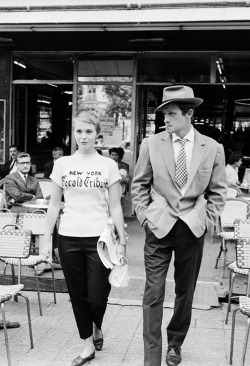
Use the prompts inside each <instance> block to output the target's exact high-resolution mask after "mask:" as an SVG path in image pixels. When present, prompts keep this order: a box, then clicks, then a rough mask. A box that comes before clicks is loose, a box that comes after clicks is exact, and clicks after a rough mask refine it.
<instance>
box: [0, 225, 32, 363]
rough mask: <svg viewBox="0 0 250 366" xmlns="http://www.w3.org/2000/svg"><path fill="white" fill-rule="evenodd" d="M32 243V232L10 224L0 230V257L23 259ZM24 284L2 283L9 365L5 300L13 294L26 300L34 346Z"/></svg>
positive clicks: (0, 290)
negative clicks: (17, 228)
mask: <svg viewBox="0 0 250 366" xmlns="http://www.w3.org/2000/svg"><path fill="white" fill-rule="evenodd" d="M30 243H31V232H30V231H28V230H16V229H15V225H13V226H12V227H11V226H10V227H9V228H8V229H7V228H5V229H1V230H0V257H9V256H10V255H12V256H14V257H15V258H17V260H19V261H21V258H27V257H28V256H29V251H30ZM23 287H24V286H23V285H22V284H18V285H11V286H8V285H0V305H1V314H2V321H3V329H4V337H5V346H6V351H7V359H8V365H9V366H11V359H10V347H9V339H8V333H7V321H6V316H5V302H7V301H9V300H10V299H11V298H12V296H21V297H23V298H24V299H25V300H26V306H27V314H28V324H29V335H30V346H31V348H34V344H33V336H32V328H31V316H30V304H29V299H28V297H27V296H26V295H24V294H23V293H21V292H20V291H21V290H22V289H23Z"/></svg>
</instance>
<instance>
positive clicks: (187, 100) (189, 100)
mask: <svg viewBox="0 0 250 366" xmlns="http://www.w3.org/2000/svg"><path fill="white" fill-rule="evenodd" d="M175 102H181V103H192V104H193V105H194V107H198V106H199V105H200V104H202V103H203V99H201V98H175V99H169V100H166V101H165V102H163V103H162V104H161V105H159V107H157V108H156V110H155V112H156V111H161V110H162V109H163V107H164V106H165V105H166V104H169V103H175Z"/></svg>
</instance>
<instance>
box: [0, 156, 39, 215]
mask: <svg viewBox="0 0 250 366" xmlns="http://www.w3.org/2000/svg"><path fill="white" fill-rule="evenodd" d="M30 167H31V158H30V155H29V154H28V153H26V152H21V153H19V154H18V155H17V171H16V172H14V173H11V174H8V175H7V176H6V177H5V179H4V184H5V191H6V198H7V204H8V208H10V210H11V211H12V212H28V210H29V209H28V208H26V207H23V206H22V203H23V202H26V201H31V200H32V199H37V198H43V194H42V191H41V188H40V185H39V182H38V180H37V178H35V177H32V176H30V175H28V172H29V170H30Z"/></svg>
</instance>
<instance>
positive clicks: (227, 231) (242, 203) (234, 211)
mask: <svg viewBox="0 0 250 366" xmlns="http://www.w3.org/2000/svg"><path fill="white" fill-rule="evenodd" d="M249 214H250V203H249V202H248V201H247V200H244V199H243V198H240V197H239V198H231V197H228V198H227V200H226V204H225V207H224V210H223V212H222V213H221V215H220V226H221V228H222V231H221V232H219V233H218V236H219V238H220V239H221V245H220V251H219V254H218V256H217V258H216V263H215V268H217V267H218V262H219V260H220V259H221V258H220V257H221V254H222V255H223V258H222V272H221V278H224V273H225V268H226V264H227V251H228V247H229V245H230V244H231V243H235V239H234V221H235V220H236V219H247V218H248V216H249Z"/></svg>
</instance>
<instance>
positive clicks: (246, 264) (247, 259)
mask: <svg viewBox="0 0 250 366" xmlns="http://www.w3.org/2000/svg"><path fill="white" fill-rule="evenodd" d="M248 230H249V229H248ZM236 261H237V266H238V267H239V268H243V269H248V281H247V293H246V296H239V306H238V307H236V308H235V309H234V311H233V317H232V331H231V344H230V360H229V364H230V365H232V361H233V345H234V332H235V318H236V312H237V311H238V310H240V312H241V313H242V314H243V315H246V316H247V325H246V333H245V339H244V344H243V353H242V358H241V366H244V364H245V358H246V350H247V343H248V338H249V331H250V297H249V296H250V271H249V270H250V238H247V239H238V241H237V246H236Z"/></svg>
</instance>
